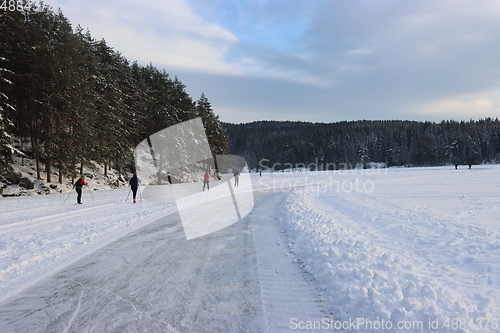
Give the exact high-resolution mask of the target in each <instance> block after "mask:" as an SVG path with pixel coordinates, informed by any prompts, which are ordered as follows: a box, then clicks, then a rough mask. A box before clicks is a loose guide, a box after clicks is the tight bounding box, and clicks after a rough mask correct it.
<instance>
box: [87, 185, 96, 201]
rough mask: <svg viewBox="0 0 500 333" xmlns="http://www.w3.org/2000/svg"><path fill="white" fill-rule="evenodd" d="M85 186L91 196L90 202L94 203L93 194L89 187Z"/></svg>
mask: <svg viewBox="0 0 500 333" xmlns="http://www.w3.org/2000/svg"><path fill="white" fill-rule="evenodd" d="M87 188H88V190H89V193H90V197H91V198H92V202H94V203H95V201H94V196H93V195H92V191H91V190H90V187H88V186H87Z"/></svg>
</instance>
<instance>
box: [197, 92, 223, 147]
mask: <svg viewBox="0 0 500 333" xmlns="http://www.w3.org/2000/svg"><path fill="white" fill-rule="evenodd" d="M196 116H198V117H201V119H202V121H203V125H204V126H205V131H206V132H207V138H208V143H209V144H210V148H211V149H212V154H214V155H223V154H227V136H226V131H225V129H224V127H223V126H222V123H221V122H220V120H219V116H218V115H216V114H215V113H214V112H213V110H212V104H211V103H210V102H209V100H208V98H207V97H206V96H205V94H204V93H202V94H201V96H200V98H199V99H198V100H197V101H196Z"/></svg>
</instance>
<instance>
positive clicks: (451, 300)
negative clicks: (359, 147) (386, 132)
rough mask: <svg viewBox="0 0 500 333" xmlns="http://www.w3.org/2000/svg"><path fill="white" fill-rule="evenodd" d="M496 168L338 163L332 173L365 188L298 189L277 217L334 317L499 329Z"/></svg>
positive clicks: (466, 329)
mask: <svg viewBox="0 0 500 333" xmlns="http://www.w3.org/2000/svg"><path fill="white" fill-rule="evenodd" d="M499 171H500V170H499V168H498V166H481V167H477V168H476V167H475V168H474V169H473V170H466V169H465V168H464V169H461V170H454V169H453V168H415V169H389V170H387V172H385V171H381V172H378V173H377V174H376V175H359V174H358V175H353V174H349V173H345V174H343V175H338V177H336V181H339V182H341V183H342V184H344V183H345V184H354V183H358V185H359V183H364V185H366V183H368V182H370V186H367V187H366V188H367V189H368V191H356V190H354V189H356V188H357V187H356V186H345V189H346V191H343V190H338V188H337V187H332V188H331V189H332V190H330V188H328V187H327V186H322V184H319V185H316V186H309V187H306V188H303V189H297V190H296V191H294V192H293V193H292V194H291V195H289V196H288V198H287V199H286V201H285V203H284V205H283V206H282V207H281V210H280V216H281V221H282V224H283V228H284V229H285V230H286V232H287V234H288V236H289V237H290V242H291V247H292V249H293V250H294V252H295V253H296V254H297V255H298V256H299V257H300V258H301V259H302V260H303V261H304V263H305V265H306V266H307V270H308V271H310V272H311V273H312V274H313V275H314V277H315V279H316V281H317V282H318V283H319V285H320V288H321V289H322V290H324V294H325V295H326V296H327V298H328V303H329V306H330V308H331V309H332V312H333V313H334V314H335V315H336V319H337V320H339V321H349V320H350V319H351V318H361V319H363V320H366V321H371V322H373V323H377V324H379V325H381V324H380V323H382V322H383V321H385V322H392V323H396V322H402V323H413V322H416V323H423V324H424V325H423V328H422V329H419V330H418V331H419V332H427V331H429V332H431V331H433V330H432V329H430V327H429V326H430V323H438V324H439V329H447V331H451V332H469V331H471V332H497V331H498V322H497V319H498V318H499V308H498V304H500V295H499V293H498V286H499V284H500V281H499V280H498V276H499V274H500V251H499V249H500V233H499V231H500V223H499V222H500V194H499V192H500V176H499V175H500V173H499ZM354 176H355V177H356V178H354V179H353V177H354ZM340 188H342V187H340ZM359 188H362V186H359ZM351 189H353V190H351ZM488 319H490V320H493V321H492V322H490V323H489V327H487V326H486V321H487V320H488ZM408 325H409V324H408ZM395 326H396V324H394V327H395ZM454 328H455V329H454ZM461 328H462V329H461ZM380 331H381V332H382V331H387V332H389V331H393V330H391V329H388V327H386V330H384V329H381V330H380Z"/></svg>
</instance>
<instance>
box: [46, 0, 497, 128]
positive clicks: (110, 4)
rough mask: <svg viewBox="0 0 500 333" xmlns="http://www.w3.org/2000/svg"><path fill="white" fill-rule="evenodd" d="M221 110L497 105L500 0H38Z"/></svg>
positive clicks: (316, 117) (437, 117) (431, 110)
mask: <svg viewBox="0 0 500 333" xmlns="http://www.w3.org/2000/svg"><path fill="white" fill-rule="evenodd" d="M45 3H46V4H49V5H51V6H52V7H53V8H54V9H57V8H61V10H62V12H63V14H64V15H65V16H66V17H68V19H69V20H70V22H71V23H72V24H73V26H74V27H76V26H77V25H78V24H79V25H81V26H82V27H83V28H84V29H87V28H88V29H89V30H90V32H91V34H92V36H93V37H94V38H96V39H102V38H104V39H105V40H106V42H107V43H108V45H110V46H111V47H113V48H114V49H115V50H117V51H119V52H120V53H122V54H123V55H124V56H125V57H126V58H127V59H128V60H129V61H137V62H138V63H139V64H143V65H147V64H149V63H152V64H153V65H154V66H155V67H157V68H159V69H164V70H165V71H166V72H168V73H169V74H170V75H171V76H172V77H174V76H177V77H178V78H179V80H180V81H181V82H182V83H184V84H185V85H186V91H187V92H188V94H189V95H190V96H191V97H192V98H193V100H197V99H199V97H200V96H201V94H202V93H204V94H205V96H206V97H207V98H208V100H209V101H210V103H211V104H212V108H213V110H214V112H215V113H216V114H218V115H219V117H220V119H221V120H222V121H224V122H232V123H246V122H252V121H259V120H293V121H309V122H337V121H344V120H360V119H371V120H394V119H397V120H419V121H427V120H428V121H438V122H439V121H441V120H469V119H476V120H477V119H482V118H486V117H492V118H496V117H499V116H500V63H499V60H498V59H500V1H496V0H439V1H436V0H210V1H206V0H147V1H144V0H140V1H139V0H46V1H45Z"/></svg>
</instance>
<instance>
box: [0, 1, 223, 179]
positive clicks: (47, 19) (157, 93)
mask: <svg viewBox="0 0 500 333" xmlns="http://www.w3.org/2000/svg"><path fill="white" fill-rule="evenodd" d="M195 117H201V118H202V120H203V123H204V125H205V128H206V131H207V136H208V138H209V143H210V145H211V147H212V149H213V153H214V154H223V153H225V152H226V150H227V142H226V136H225V133H224V129H223V127H222V124H221V122H220V121H219V118H218V116H217V115H215V114H214V112H213V110H212V106H211V104H210V102H209V101H208V99H207V98H206V97H205V95H204V94H202V95H201V97H200V98H199V100H197V101H193V100H192V98H191V97H190V96H189V95H188V94H187V93H186V91H185V86H184V85H183V84H182V82H181V81H179V79H178V78H177V77H175V78H172V77H170V75H169V74H168V73H166V72H165V71H164V70H159V69H157V68H156V67H154V66H153V65H151V64H150V65H148V66H141V65H139V64H137V63H136V62H134V63H130V62H129V61H128V60H127V59H126V58H125V57H124V56H122V55H121V54H120V53H119V52H117V51H115V50H113V48H111V47H110V46H109V45H107V43H106V41H105V40H104V39H103V40H95V39H94V38H92V36H91V34H90V32H89V31H88V30H87V31H84V30H83V29H82V28H81V27H80V26H78V27H77V28H76V29H73V28H72V26H71V23H70V22H69V21H68V19H67V18H66V17H64V15H63V14H62V12H61V10H59V11H58V12H54V11H53V10H52V9H51V8H50V7H49V6H46V5H43V4H42V3H40V4H39V5H38V6H37V7H31V8H26V9H23V10H18V9H17V8H16V10H2V11H0V172H1V171H2V170H3V171H5V170H6V169H8V166H9V164H10V163H11V155H12V149H11V146H10V145H11V143H12V142H11V136H16V137H18V138H22V139H23V141H24V144H25V146H24V147H23V150H25V151H27V153H28V154H29V155H30V157H33V158H34V159H35V160H36V165H37V172H38V175H37V177H38V178H40V169H41V168H42V167H45V169H46V170H49V168H50V166H52V165H54V166H57V167H58V168H59V170H60V171H61V172H59V181H61V179H62V178H61V177H62V175H63V174H66V175H74V174H75V173H77V172H79V170H81V169H82V168H83V165H85V164H88V163H90V162H91V161H95V162H97V163H100V164H102V165H105V168H106V169H107V168H108V167H110V166H112V167H115V168H118V169H120V168H123V167H124V166H126V165H129V166H130V165H131V163H132V162H133V148H134V147H135V145H136V144H138V143H139V142H140V141H141V140H143V139H145V138H146V137H148V136H149V135H151V134H153V133H155V132H157V131H159V130H161V129H163V128H165V127H168V126H171V125H174V124H177V123H179V122H182V121H186V120H189V119H193V118H195ZM47 181H48V182H50V181H52V180H51V175H50V172H48V173H47Z"/></svg>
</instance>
